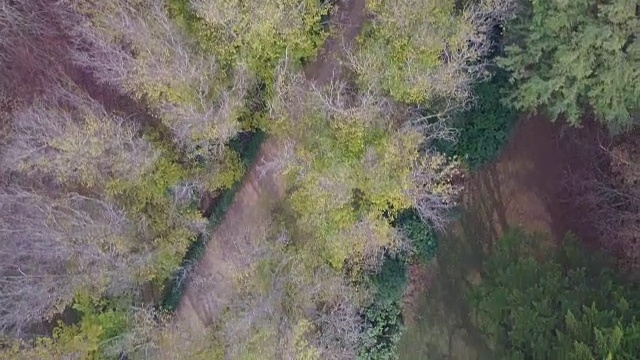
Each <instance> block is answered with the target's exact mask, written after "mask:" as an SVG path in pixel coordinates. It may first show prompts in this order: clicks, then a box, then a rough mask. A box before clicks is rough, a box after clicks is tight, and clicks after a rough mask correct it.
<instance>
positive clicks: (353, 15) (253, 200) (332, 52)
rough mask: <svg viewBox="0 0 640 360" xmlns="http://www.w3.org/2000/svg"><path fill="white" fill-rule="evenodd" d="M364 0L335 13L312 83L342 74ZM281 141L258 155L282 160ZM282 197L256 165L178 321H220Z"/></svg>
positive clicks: (200, 324) (341, 4) (190, 324)
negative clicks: (274, 204)
mask: <svg viewBox="0 0 640 360" xmlns="http://www.w3.org/2000/svg"><path fill="white" fill-rule="evenodd" d="M365 18H366V17H365V0H340V1H338V2H337V4H336V6H335V8H334V9H333V11H332V16H331V21H330V27H331V35H330V37H329V38H328V39H327V41H326V42H325V44H324V45H323V48H322V49H321V50H320V52H319V55H318V57H317V58H316V60H315V61H313V62H312V63H310V64H309V65H308V66H307V67H306V68H305V75H306V77H307V79H308V80H309V81H313V82H315V83H316V84H318V85H323V84H326V83H328V82H329V81H331V80H332V79H333V78H335V77H338V76H340V72H341V69H342V65H341V62H340V54H341V53H342V51H343V49H344V47H345V45H349V44H351V43H352V42H353V41H354V40H355V38H356V36H357V35H358V33H359V31H360V28H361V26H362V24H363V22H364V21H365ZM279 150H280V149H279V147H278V143H277V142H276V140H275V139H273V138H268V139H267V140H266V141H265V142H264V143H263V145H262V147H261V149H260V152H259V153H258V159H259V161H258V163H260V162H261V160H264V161H266V162H269V161H270V160H271V159H274V158H276V157H277V156H278V152H279ZM283 196H284V186H283V180H282V178H281V176H280V175H279V174H273V173H267V174H265V175H264V176H262V177H261V176H260V171H259V168H258V166H256V164H254V165H253V166H252V167H251V168H250V169H249V171H248V173H247V174H246V176H245V178H244V180H243V183H242V185H241V187H240V189H239V190H238V192H237V193H236V196H235V198H234V201H233V204H232V205H231V206H230V207H229V209H228V211H227V213H226V214H225V216H224V218H223V220H222V222H221V223H220V225H219V226H218V227H217V228H216V229H215V231H214V233H213V234H212V238H211V240H210V242H209V245H208V247H207V250H206V252H205V254H204V256H203V257H202V259H201V260H200V262H199V263H198V265H197V268H196V270H195V271H194V272H193V274H192V279H191V280H190V282H189V284H187V286H186V289H185V293H184V296H183V297H182V300H181V302H180V305H179V306H178V309H177V312H176V316H175V321H176V322H177V323H178V324H180V325H184V326H185V327H187V328H191V329H192V330H194V331H199V332H202V331H204V330H205V329H206V327H207V326H209V325H211V324H212V323H213V322H214V320H215V319H216V317H217V315H218V314H219V311H220V310H221V306H222V304H223V303H224V298H225V296H226V295H227V294H230V293H231V291H232V285H233V280H234V274H237V273H238V271H239V269H241V268H242V267H243V266H245V264H246V260H245V257H244V256H243V255H245V254H246V251H250V250H251V241H252V239H256V238H259V237H260V236H261V235H263V232H264V231H266V229H267V228H268V225H269V222H270V221H271V212H270V207H269V206H268V205H269V203H271V202H274V201H277V200H279V199H281V198H282V197H283Z"/></svg>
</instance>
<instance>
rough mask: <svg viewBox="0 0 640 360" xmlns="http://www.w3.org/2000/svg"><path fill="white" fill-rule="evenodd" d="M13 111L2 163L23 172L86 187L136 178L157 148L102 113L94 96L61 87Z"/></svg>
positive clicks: (154, 156)
mask: <svg viewBox="0 0 640 360" xmlns="http://www.w3.org/2000/svg"><path fill="white" fill-rule="evenodd" d="M48 94H50V95H51V96H49V97H45V98H41V99H40V100H38V101H36V102H35V103H34V104H33V105H31V106H30V107H28V108H27V109H24V110H22V111H18V112H17V113H16V114H14V119H13V129H12V132H11V139H10V141H9V144H8V146H6V147H5V149H4V158H3V160H2V162H3V164H4V165H5V166H7V167H8V168H10V169H14V170H18V171H21V172H24V173H26V174H30V175H35V174H45V175H53V176H54V177H55V178H56V179H57V180H58V181H59V182H61V183H78V184H83V185H87V186H95V185H98V184H104V182H105V181H106V180H108V179H128V180H131V181H133V180H136V179H138V178H140V176H142V175H143V174H144V173H146V172H147V171H148V170H149V169H150V168H151V167H152V166H153V164H154V163H155V160H156V159H157V156H158V153H157V151H155V150H154V149H153V148H152V147H151V145H150V144H149V143H147V142H146V141H144V140H143V139H141V138H140V137H139V136H138V134H137V129H136V128H135V127H134V125H133V123H132V122H130V121H126V120H125V119H123V118H119V117H115V116H111V115H108V114H107V113H106V111H105V110H104V108H103V107H102V106H101V105H100V104H98V103H97V102H96V101H94V100H92V99H90V98H89V97H87V96H86V95H84V94H81V93H80V92H78V91H73V90H68V89H67V88H65V87H63V86H57V87H53V88H51V89H50V90H49V92H48Z"/></svg>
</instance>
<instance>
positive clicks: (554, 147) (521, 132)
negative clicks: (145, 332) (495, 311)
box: [400, 117, 600, 360]
mask: <svg viewBox="0 0 640 360" xmlns="http://www.w3.org/2000/svg"><path fill="white" fill-rule="evenodd" d="M599 135H600V130H599V128H598V127H597V126H595V125H594V126H585V127H584V128H582V129H570V128H568V127H567V126H565V125H561V124H560V123H556V124H552V123H551V122H549V121H548V120H547V119H544V118H539V117H531V118H526V119H522V120H521V121H520V122H519V123H518V125H517V126H516V128H515V129H514V130H513V133H512V135H511V138H510V142H509V144H507V145H506V146H505V148H504V149H503V151H502V152H501V154H500V155H499V156H498V158H497V159H496V160H495V161H493V162H492V163H490V164H488V165H486V166H485V167H484V168H482V169H480V170H479V171H476V172H474V173H472V174H470V175H469V176H468V178H467V179H466V184H465V191H464V195H463V201H462V206H461V208H462V210H461V212H460V214H459V217H458V219H457V220H456V221H455V222H454V223H453V224H452V226H451V227H450V229H449V230H448V231H447V232H446V233H445V234H441V235H440V237H439V238H440V248H439V251H438V256H437V259H436V260H435V261H433V262H432V263H431V264H430V265H428V266H427V267H423V268H421V267H415V266H414V267H412V268H411V271H410V286H409V288H408V290H407V293H406V294H405V295H406V296H405V321H406V324H407V326H408V328H407V331H406V332H405V334H404V336H403V339H402V341H401V343H400V359H403V360H405V359H406V360H413V359H416V360H417V359H427V358H428V359H436V360H437V359H459V360H465V359H492V358H493V357H492V354H491V349H490V348H489V346H488V345H487V344H486V342H485V341H484V339H483V337H482V335H481V333H480V332H479V331H478V330H477V329H476V328H475V327H474V325H473V322H472V319H471V318H470V316H471V315H470V309H469V306H468V304H467V303H466V301H465V292H466V289H467V288H468V287H469V286H472V285H473V284H477V283H478V282H479V281H481V272H482V264H483V261H484V257H485V255H486V254H487V252H488V251H489V250H490V249H491V246H492V241H495V240H496V239H498V238H499V237H500V236H501V235H502V234H503V233H504V231H505V230H506V229H507V228H509V227H520V228H523V229H525V230H527V231H529V232H536V233H541V234H544V235H546V238H548V239H549V240H550V245H553V243H555V242H556V241H561V240H562V239H563V238H564V236H565V234H566V233H567V232H568V231H571V232H573V233H575V234H577V235H578V236H579V237H580V238H581V239H582V240H584V241H586V242H591V241H596V240H597V239H594V234H595V233H596V232H595V231H594V229H593V228H592V225H591V224H590V223H589V222H588V221H585V219H587V218H588V216H586V215H587V214H586V213H585V212H586V211H587V209H584V208H581V207H580V206H579V205H578V202H576V201H575V199H572V198H571V197H572V191H570V190H571V189H570V188H568V186H567V179H568V178H569V177H570V176H576V175H578V176H579V174H580V172H582V171H592V167H593V159H592V151H591V150H590V149H593V148H596V147H597V146H598V142H597V140H598V136H599Z"/></svg>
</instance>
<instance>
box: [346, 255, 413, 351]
mask: <svg viewBox="0 0 640 360" xmlns="http://www.w3.org/2000/svg"><path fill="white" fill-rule="evenodd" d="M407 269H408V265H407V262H406V259H405V256H402V255H400V256H390V255H386V256H385V258H384V260H383V263H382V267H381V268H380V271H378V272H377V273H375V274H372V275H370V276H368V277H366V278H365V279H364V281H365V283H366V284H367V285H368V286H369V287H370V288H371V289H372V291H373V294H374V298H373V300H372V303H371V304H370V305H369V306H368V307H366V308H365V309H364V311H363V313H362V316H363V317H364V321H365V331H364V334H363V335H364V336H363V339H362V344H361V347H360V352H359V355H358V359H360V360H387V359H397V357H398V355H397V344H398V342H399V341H400V338H401V336H402V332H403V331H404V324H403V320H402V306H401V304H402V296H403V294H404V290H405V288H406V286H407Z"/></svg>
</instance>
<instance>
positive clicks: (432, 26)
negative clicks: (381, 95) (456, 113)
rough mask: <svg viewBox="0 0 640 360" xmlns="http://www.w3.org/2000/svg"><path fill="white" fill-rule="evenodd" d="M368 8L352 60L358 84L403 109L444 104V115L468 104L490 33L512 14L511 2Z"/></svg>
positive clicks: (386, 0) (441, 0)
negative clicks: (367, 23) (368, 19)
mask: <svg viewBox="0 0 640 360" xmlns="http://www.w3.org/2000/svg"><path fill="white" fill-rule="evenodd" d="M462 4H466V6H463V5H462ZM367 6H368V8H369V10H370V11H371V12H372V13H373V15H374V18H373V21H372V23H371V25H370V27H369V28H367V29H365V31H364V33H363V34H362V40H361V43H360V44H359V46H358V47H357V48H356V49H355V51H354V53H353V54H352V56H351V60H352V61H351V62H352V65H353V68H354V70H355V71H356V73H357V75H358V77H359V81H360V83H361V84H363V86H364V87H365V88H366V87H369V86H374V87H375V88H377V89H380V90H382V91H384V92H386V93H388V94H390V95H391V96H392V97H393V98H395V99H396V100H398V101H401V102H404V103H412V104H419V105H425V106H431V107H433V105H434V102H436V101H438V102H445V103H446V105H441V106H443V107H444V108H445V109H447V110H452V109H455V108H458V107H461V106H464V105H465V103H466V102H467V101H469V99H470V98H471V95H472V94H471V86H472V84H473V82H474V81H475V80H476V79H477V78H478V77H480V76H482V75H483V72H484V69H485V66H486V59H485V57H486V56H487V54H488V52H489V51H490V48H491V46H492V43H491V40H490V38H489V37H490V35H491V32H492V28H493V27H494V26H496V25H497V24H500V23H501V22H503V21H504V20H506V19H508V18H510V17H511V16H512V14H513V1H509V0H489V1H477V2H476V1H463V2H461V1H454V0H430V1H427V2H426V3H425V2H424V1H419V0H410V1H391V0H370V1H367ZM461 7H464V8H461ZM439 106H440V105H439ZM438 111H439V110H438Z"/></svg>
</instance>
